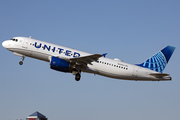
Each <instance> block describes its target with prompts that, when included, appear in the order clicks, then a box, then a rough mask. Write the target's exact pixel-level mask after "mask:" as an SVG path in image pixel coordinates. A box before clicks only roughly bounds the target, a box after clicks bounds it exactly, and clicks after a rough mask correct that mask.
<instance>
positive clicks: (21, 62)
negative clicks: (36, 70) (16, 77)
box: [19, 56, 25, 65]
mask: <svg viewBox="0 0 180 120" xmlns="http://www.w3.org/2000/svg"><path fill="white" fill-rule="evenodd" d="M24 58H25V56H22V58H21V59H22V60H21V61H20V62H19V64H20V65H22V64H23V61H24Z"/></svg>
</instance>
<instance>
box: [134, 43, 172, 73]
mask: <svg viewBox="0 0 180 120" xmlns="http://www.w3.org/2000/svg"><path fill="white" fill-rule="evenodd" d="M174 50H175V47H172V46H166V47H165V48H163V49H162V50H160V51H159V52H158V53H156V54H155V55H154V56H152V57H151V58H149V59H148V60H146V61H145V62H143V63H141V64H136V65H138V66H141V67H144V68H148V69H151V70H154V71H157V72H160V73H162V72H163V70H164V69H165V67H166V65H167V63H168V62H169V59H170V58H171V56H172V54H173V52H174Z"/></svg>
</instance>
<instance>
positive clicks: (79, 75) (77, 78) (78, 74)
mask: <svg viewBox="0 0 180 120" xmlns="http://www.w3.org/2000/svg"><path fill="white" fill-rule="evenodd" d="M80 78H81V74H80V73H77V74H76V75H75V80H76V81H79V80H80Z"/></svg>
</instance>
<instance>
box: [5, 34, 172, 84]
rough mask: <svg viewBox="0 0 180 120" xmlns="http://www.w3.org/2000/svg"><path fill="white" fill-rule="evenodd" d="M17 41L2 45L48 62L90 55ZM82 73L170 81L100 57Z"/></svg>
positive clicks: (151, 71) (27, 39)
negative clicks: (52, 58) (53, 59)
mask: <svg viewBox="0 0 180 120" xmlns="http://www.w3.org/2000/svg"><path fill="white" fill-rule="evenodd" d="M14 39H17V41H12V40H7V41H4V42H3V43H2V45H3V46H4V47H5V48H6V49H8V50H10V51H12V52H14V54H15V55H19V56H22V55H24V56H28V57H32V58H36V59H39V60H43V61H47V62H50V58H51V56H55V57H59V58H61V59H70V58H74V57H84V56H88V55H92V54H90V53H86V52H83V51H79V50H75V49H71V48H67V47H63V46H59V45H56V44H51V43H48V42H44V41H40V40H36V39H32V38H26V37H14ZM81 70H82V71H83V72H87V73H93V74H98V75H102V76H106V77H110V78H116V79H126V80H144V81H147V80H151V81H159V80H170V79H171V78H170V77H166V78H157V77H154V76H152V75H150V73H158V72H156V71H153V70H150V69H146V68H143V67H140V66H137V65H132V64H129V63H125V62H122V61H121V60H118V59H115V60H113V59H109V58H106V57H100V58H99V59H98V60H97V61H93V62H92V63H91V64H87V67H86V68H84V67H83V68H81Z"/></svg>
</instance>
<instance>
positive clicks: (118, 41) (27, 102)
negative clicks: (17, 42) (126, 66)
mask: <svg viewBox="0 0 180 120" xmlns="http://www.w3.org/2000/svg"><path fill="white" fill-rule="evenodd" d="M179 6H180V1H178V0H171V1H168V0H146V1H144V0H136V1H134V0H111V1H110V0H109V1H108V0H91V1H90V0H76V1H75V0H57V1H36V0H31V1H24V0H19V1H8V0H1V1H0V16H1V17H0V18H1V19H0V40H1V42H3V41H4V40H7V39H10V38H12V37H15V36H24V37H29V36H32V38H35V39H39V40H43V41H47V42H51V43H55V44H59V45H63V46H66V47H71V48H75V49H78V50H82V51H85V52H89V53H93V54H95V53H108V55H107V57H109V58H119V59H122V60H123V61H125V62H129V63H132V64H136V63H141V62H142V61H144V60H146V59H147V58H148V57H150V56H152V55H153V54H155V53H156V52H157V51H158V50H160V49H161V48H163V47H164V46H166V45H172V46H175V47H176V50H175V52H174V54H173V56H172V58H171V60H170V61H169V64H168V65H167V67H166V69H165V70H164V72H165V73H169V74H171V76H172V78H173V79H172V81H165V82H136V81H126V80H116V79H111V78H106V77H102V76H98V75H96V76H94V75H93V74H87V73H82V78H81V80H80V81H79V82H76V81H75V80H74V76H73V75H72V74H68V73H62V72H57V71H54V70H51V69H50V68H49V67H50V66H49V63H47V62H43V61H39V60H35V59H32V58H25V61H24V64H23V65H22V66H20V65H19V64H18V63H19V61H20V60H21V58H20V57H18V56H15V55H13V54H12V53H11V52H10V51H8V50H6V49H4V48H3V47H2V46H1V47H0V52H1V55H2V57H1V68H0V73H1V75H0V119H3V120H15V119H25V118H26V117H27V116H28V115H30V114H32V113H33V112H35V111H39V112H40V113H42V114H44V115H46V116H47V117H48V118H49V120H55V119H62V120H72V119H73V120H110V119H111V120H117V119H122V120H152V119H154V120H170V119H171V120H179V119H180V114H179V113H180V102H179V101H180V80H179V75H178V74H179V69H178V68H179V61H180V56H179V53H180V50H179V47H180V34H179V31H180V22H179V21H180V16H179V15H180V7H179Z"/></svg>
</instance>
